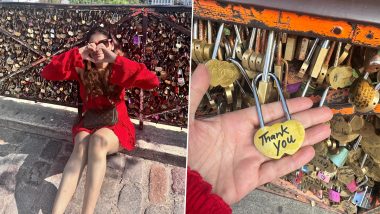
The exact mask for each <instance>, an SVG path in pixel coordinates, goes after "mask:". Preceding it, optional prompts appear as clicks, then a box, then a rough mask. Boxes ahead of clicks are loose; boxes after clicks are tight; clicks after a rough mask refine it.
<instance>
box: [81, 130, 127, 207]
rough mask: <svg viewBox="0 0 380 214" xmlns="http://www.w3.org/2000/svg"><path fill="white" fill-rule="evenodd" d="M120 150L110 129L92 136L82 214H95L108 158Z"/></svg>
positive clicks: (117, 140)
mask: <svg viewBox="0 0 380 214" xmlns="http://www.w3.org/2000/svg"><path fill="white" fill-rule="evenodd" d="M120 150H121V147H120V146H119V139H118V138H117V136H116V135H115V134H114V133H113V131H112V130H110V129H108V128H101V129H99V130H98V131H96V132H95V133H94V134H92V135H91V136H90V144H89V147H88V161H87V177H86V186H85V193H84V199H83V207H82V214H92V213H93V212H94V210H95V205H96V201H97V200H98V197H99V193H100V189H101V187H102V183H103V179H104V175H105V173H106V156H107V154H112V153H115V152H118V151H120Z"/></svg>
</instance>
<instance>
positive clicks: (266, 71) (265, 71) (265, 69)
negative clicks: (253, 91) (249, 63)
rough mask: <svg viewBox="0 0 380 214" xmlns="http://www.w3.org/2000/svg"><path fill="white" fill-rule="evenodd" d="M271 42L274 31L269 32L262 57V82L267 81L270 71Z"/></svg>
mask: <svg viewBox="0 0 380 214" xmlns="http://www.w3.org/2000/svg"><path fill="white" fill-rule="evenodd" d="M273 40H274V31H273V30H271V31H269V35H268V41H267V49H266V50H265V56H264V66H263V78H262V80H263V81H264V82H268V81H269V77H268V74H269V70H270V61H271V57H272V47H273Z"/></svg>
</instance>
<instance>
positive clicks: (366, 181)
mask: <svg viewBox="0 0 380 214" xmlns="http://www.w3.org/2000/svg"><path fill="white" fill-rule="evenodd" d="M368 181H369V179H368V176H367V175H365V180H364V181H362V182H361V183H360V184H358V186H357V187H356V190H358V189H359V188H360V187H362V186H364V185H365V184H366V183H368Z"/></svg>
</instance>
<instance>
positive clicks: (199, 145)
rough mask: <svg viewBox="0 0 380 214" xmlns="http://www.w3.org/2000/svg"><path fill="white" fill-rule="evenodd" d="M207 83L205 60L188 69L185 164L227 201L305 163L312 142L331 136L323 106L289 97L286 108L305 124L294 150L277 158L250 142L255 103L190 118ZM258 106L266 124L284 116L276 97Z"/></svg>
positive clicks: (254, 124)
mask: <svg viewBox="0 0 380 214" xmlns="http://www.w3.org/2000/svg"><path fill="white" fill-rule="evenodd" d="M209 84H210V75H209V72H208V71H207V69H206V67H205V66H204V65H199V66H198V67H197V68H196V70H195V72H194V73H193V74H192V81H191V89H190V90H191V99H190V116H189V145H188V146H189V152H188V161H189V162H188V164H189V167H190V168H191V169H193V170H196V171H198V172H199V173H200V174H201V175H202V177H203V178H204V179H205V180H206V181H207V182H208V183H210V184H211V185H212V187H213V192H214V193H216V194H218V195H219V196H221V197H222V198H223V199H224V201H226V202H227V203H228V204H233V203H235V202H238V201H239V200H241V199H242V198H243V197H244V196H246V195H247V194H248V193H249V192H251V191H252V190H253V189H255V188H256V187H258V186H260V185H262V184H265V183H268V182H270V181H272V180H274V179H276V178H278V177H281V176H283V175H286V174H288V173H290V172H292V171H294V170H296V169H298V168H300V167H301V166H303V165H305V164H306V163H308V162H309V161H310V160H311V159H312V158H313V157H314V154H315V151H314V149H313V147H312V145H314V144H316V143H319V142H321V141H323V140H324V139H326V138H328V137H329V136H330V133H331V131H330V127H329V126H328V125H326V124H324V123H325V122H327V121H328V120H330V119H331V118H332V112H331V111H330V110H329V109H328V108H327V107H320V108H313V109H311V107H312V105H313V103H312V101H311V100H310V99H308V98H295V99H291V100H288V101H287V106H288V107H289V113H290V114H291V116H292V119H293V120H296V121H298V122H299V123H301V124H302V126H303V128H304V129H305V138H304V140H303V142H301V143H302V145H300V148H299V150H298V148H297V150H298V151H296V152H294V154H292V155H287V156H284V157H282V158H281V159H278V160H273V159H271V158H269V157H266V156H265V155H263V154H262V153H261V152H259V150H258V149H257V148H256V146H255V145H253V140H252V139H253V136H254V135H255V134H256V133H257V132H258V128H259V119H258V115H257V111H256V108H255V107H252V108H247V109H243V110H239V111H235V112H230V113H226V114H222V115H218V116H216V117H212V118H207V119H196V118H195V112H196V110H197V107H198V105H199V103H200V101H201V100H202V98H203V96H204V94H205V93H206V91H207V89H208V87H209ZM261 109H262V115H263V122H264V123H265V124H267V125H272V124H275V123H281V122H284V121H286V118H283V117H284V111H283V110H282V105H281V103H280V102H275V103H270V104H265V105H262V106H261ZM285 123H286V122H285ZM285 131H290V130H289V129H288V130H285ZM285 131H284V132H285ZM284 136H285V135H284ZM274 148H275V147H274Z"/></svg>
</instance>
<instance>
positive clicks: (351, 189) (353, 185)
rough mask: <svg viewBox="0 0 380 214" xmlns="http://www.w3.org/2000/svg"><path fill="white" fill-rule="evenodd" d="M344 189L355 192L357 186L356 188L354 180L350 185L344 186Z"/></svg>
mask: <svg viewBox="0 0 380 214" xmlns="http://www.w3.org/2000/svg"><path fill="white" fill-rule="evenodd" d="M346 187H347V189H348V190H349V191H350V192H355V191H356V189H357V187H358V186H357V184H356V181H355V179H354V180H352V181H351V182H350V183H348V184H346Z"/></svg>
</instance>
